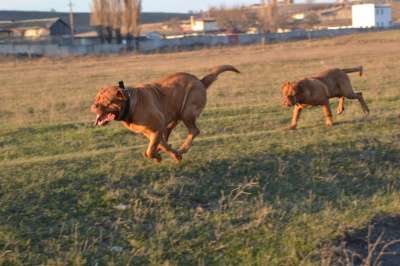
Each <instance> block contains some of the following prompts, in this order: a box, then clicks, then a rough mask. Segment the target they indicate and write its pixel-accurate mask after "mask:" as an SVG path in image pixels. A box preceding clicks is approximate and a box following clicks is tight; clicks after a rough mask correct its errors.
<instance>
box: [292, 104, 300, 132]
mask: <svg viewBox="0 0 400 266" xmlns="http://www.w3.org/2000/svg"><path fill="white" fill-rule="evenodd" d="M301 110H303V107H302V106H301V105H295V106H294V109H293V116H292V123H291V124H290V127H289V129H291V130H294V129H296V127H297V121H299V118H300V114H301Z"/></svg>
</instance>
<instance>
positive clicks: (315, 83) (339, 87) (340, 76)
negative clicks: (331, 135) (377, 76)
mask: <svg viewBox="0 0 400 266" xmlns="http://www.w3.org/2000/svg"><path fill="white" fill-rule="evenodd" d="M353 72H359V73H360V76H361V75H362V72H363V68H362V66H360V67H355V68H346V69H338V68H334V69H328V70H326V71H323V72H321V73H320V74H318V75H317V76H315V77H312V78H305V79H302V80H300V81H297V82H286V83H285V84H284V85H283V86H282V95H283V105H284V106H286V107H291V106H294V110H293V117H292V123H291V125H290V128H289V129H296V127H297V121H298V120H299V117H300V113H301V111H302V110H303V109H304V107H307V106H317V105H322V108H323V111H324V115H325V121H326V122H325V124H326V126H327V127H331V126H332V125H333V121H332V112H331V108H330V106H329V99H330V98H334V97H338V98H339V106H338V109H337V114H341V113H343V111H344V99H345V98H347V99H357V100H358V101H359V102H360V104H361V108H362V109H363V111H364V113H365V114H366V115H368V113H369V109H368V106H367V104H366V103H365V101H364V98H363V96H362V93H361V92H354V91H353V88H352V86H351V82H350V79H349V77H348V75H347V73H353Z"/></svg>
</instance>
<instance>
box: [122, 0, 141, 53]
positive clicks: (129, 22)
mask: <svg viewBox="0 0 400 266" xmlns="http://www.w3.org/2000/svg"><path fill="white" fill-rule="evenodd" d="M123 1H124V10H123V24H122V25H123V27H122V32H123V34H125V36H126V39H127V42H128V45H130V44H131V41H132V39H134V40H135V48H136V49H138V46H139V37H140V31H141V28H140V13H141V11H142V1H141V0H123Z"/></svg>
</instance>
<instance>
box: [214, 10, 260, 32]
mask: <svg viewBox="0 0 400 266" xmlns="http://www.w3.org/2000/svg"><path fill="white" fill-rule="evenodd" d="M208 16H210V17H212V18H215V19H216V21H217V23H218V25H219V26H220V27H221V28H223V29H225V30H227V31H229V32H245V31H247V30H248V28H249V27H253V26H255V24H256V17H255V14H254V12H251V11H250V10H248V9H246V8H245V7H235V8H230V9H228V8H225V7H224V6H221V7H219V8H217V7H212V8H210V9H209V10H208Z"/></svg>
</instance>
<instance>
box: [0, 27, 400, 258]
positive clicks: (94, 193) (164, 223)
mask: <svg viewBox="0 0 400 266" xmlns="http://www.w3.org/2000/svg"><path fill="white" fill-rule="evenodd" d="M399 43H400V31H388V32H382V33H368V34H361V35H353V36H345V37H339V38H334V39H327V40H318V41H302V42H292V43H285V44H274V45H268V46H247V47H236V48H220V49H210V50H201V51H193V52H182V53H175V54H157V55H131V54H129V55H118V56H117V55H116V56H103V57H76V58H66V59H36V60H21V59H10V58H3V59H0V83H1V87H0V99H1V105H0V124H1V126H0V265H39V264H44V265H140V264H150V265H320V264H329V260H330V259H332V258H334V256H335V254H334V250H335V245H336V242H337V239H340V237H341V236H343V235H344V234H346V233H348V232H351V231H354V230H358V229H362V228H365V227H366V226H367V225H368V224H369V223H370V222H371V221H372V219H374V218H376V217H381V216H385V215H394V214H397V213H400V179H399V177H400V166H399V161H400V153H399V151H400V123H399V122H400V121H399V119H400V118H399V115H400V109H399V105H400V88H399V84H400V76H399V73H400V64H399V62H400V45H399ZM219 64H232V65H235V66H236V67H237V68H238V69H240V70H241V71H242V72H243V73H242V74H241V75H235V74H234V73H224V74H223V75H221V77H220V79H219V80H218V81H217V82H216V83H214V85H213V86H212V87H211V88H210V90H209V94H208V96H209V97H208V104H207V107H206V109H205V111H204V113H203V114H202V116H201V118H200V120H199V126H200V128H201V130H202V133H201V135H200V136H199V138H198V139H196V140H195V143H194V146H193V148H192V149H191V150H190V152H189V153H188V154H186V155H185V157H184V160H183V162H182V163H181V164H179V165H178V164H175V163H174V162H173V161H172V160H171V159H169V158H168V156H164V161H163V162H162V163H161V164H154V163H152V162H150V161H148V160H147V159H145V158H144V157H143V156H142V152H143V150H144V149H145V147H146V144H147V141H146V140H145V138H144V137H142V136H139V135H134V134H132V133H130V132H129V131H127V130H126V129H125V128H123V127H122V126H121V125H120V124H118V123H113V124H112V125H110V126H107V127H104V128H94V127H93V126H92V124H93V120H94V116H93V114H92V113H90V111H89V107H90V104H91V102H92V101H93V98H94V95H95V94H96V92H97V90H98V89H99V88H100V87H101V86H103V85H106V84H115V83H116V82H117V81H118V80H121V79H123V80H124V81H125V83H126V84H130V85H133V84H135V83H141V82H145V81H151V80H154V79H158V78H161V77H162V76H164V75H167V74H170V73H173V72H176V71H187V72H191V73H194V74H196V75H199V76H202V75H204V74H205V73H207V71H208V69H209V68H210V67H212V66H215V65H219ZM358 65H363V66H364V69H365V75H364V76H363V77H359V76H358V75H356V74H352V75H351V79H352V82H353V85H354V87H355V88H356V90H358V91H362V92H363V93H364V97H365V99H366V101H367V103H368V104H369V107H370V109H371V114H370V116H369V117H368V118H364V116H363V114H362V111H361V108H360V106H359V104H358V103H357V102H354V101H347V102H346V110H345V113H344V114H343V115H341V116H339V117H337V116H335V117H334V121H335V122H336V125H335V126H334V127H333V128H332V129H326V128H325V127H324V121H323V114H322V110H321V108H312V109H308V110H305V111H304V112H303V116H302V119H301V120H300V122H299V126H298V130H297V131H287V130H286V128H287V127H288V125H289V122H290V118H291V110H290V109H285V108H283V107H281V99H280V86H281V84H282V83H283V82H284V81H285V80H288V79H289V80H294V79H297V78H300V77H303V76H307V75H312V74H314V73H316V72H319V71H320V70H322V69H325V68H329V67H353V66H358ZM336 104H337V100H333V101H332V104H331V105H332V108H335V106H336ZM185 134H186V132H185V131H184V128H183V126H180V127H179V128H178V130H177V131H176V132H175V134H174V135H173V137H172V141H171V143H172V144H173V146H175V147H176V146H177V145H178V143H179V141H180V140H181V139H182V138H183V137H184V136H185Z"/></svg>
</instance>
